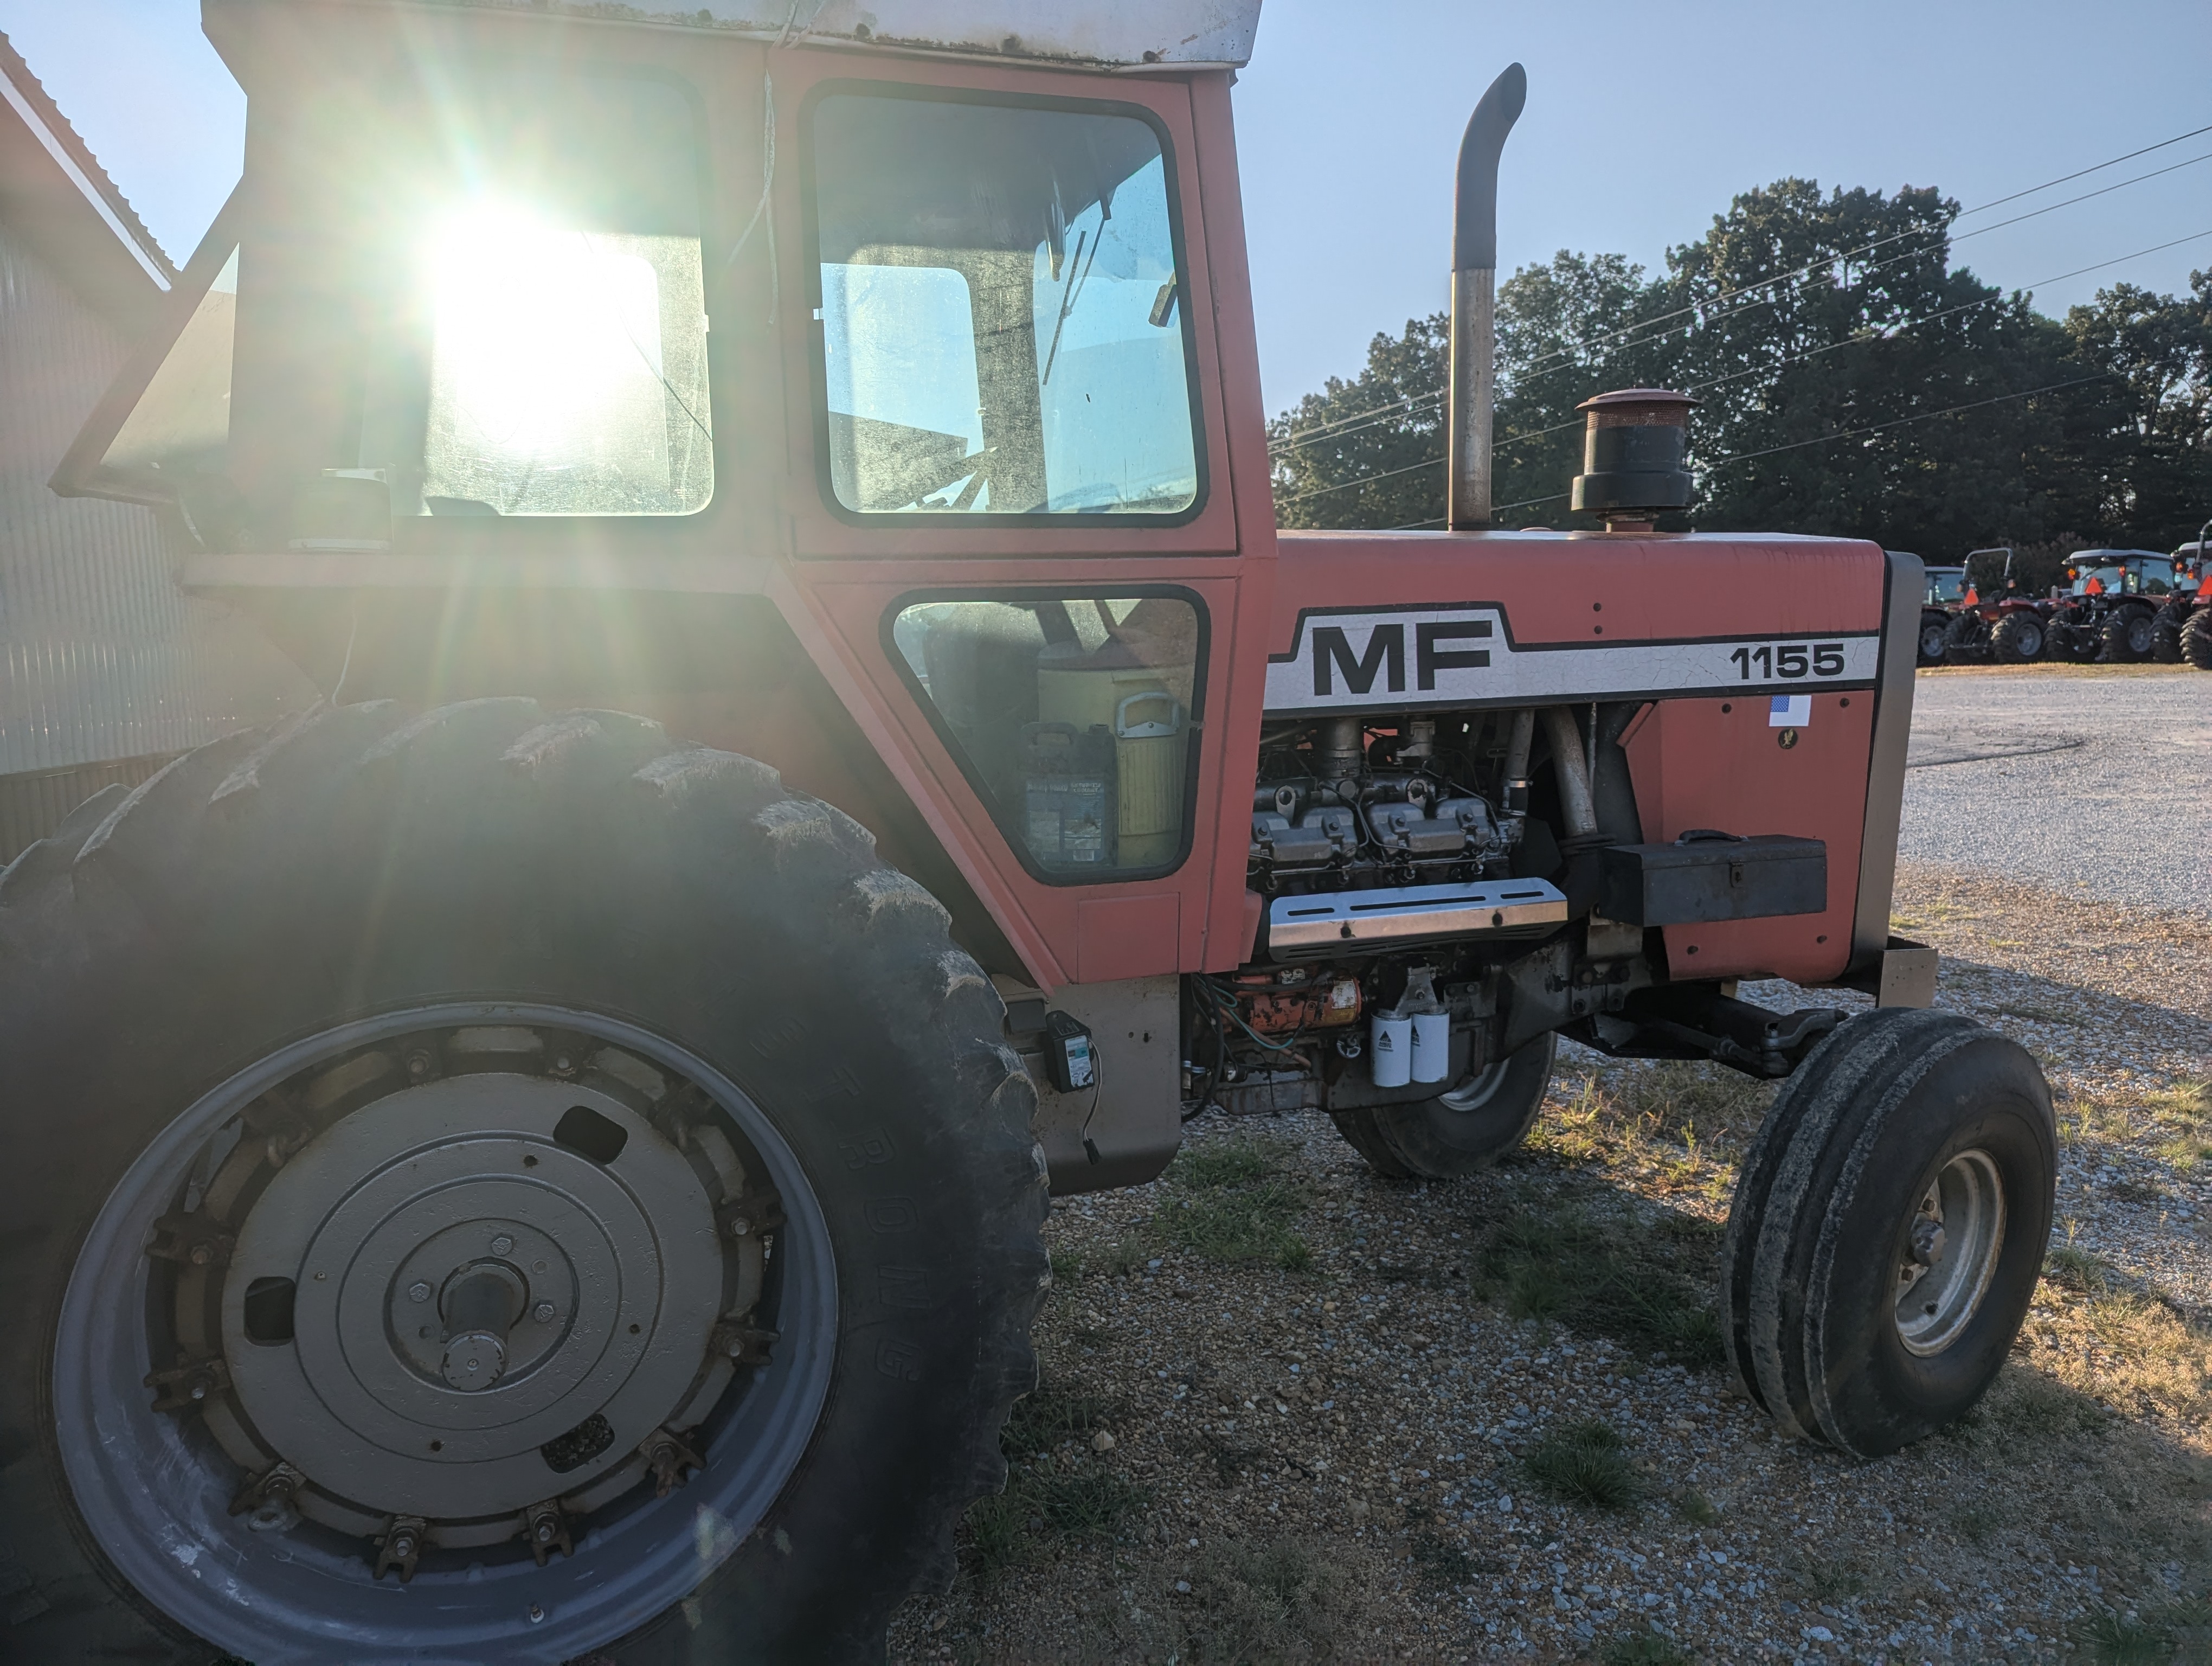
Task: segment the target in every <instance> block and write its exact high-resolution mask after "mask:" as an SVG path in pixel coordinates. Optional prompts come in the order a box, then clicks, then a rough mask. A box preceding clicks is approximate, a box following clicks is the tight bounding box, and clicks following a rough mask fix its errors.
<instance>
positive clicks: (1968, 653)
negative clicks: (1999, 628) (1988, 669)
mask: <svg viewBox="0 0 2212 1666" xmlns="http://www.w3.org/2000/svg"><path fill="white" fill-rule="evenodd" d="M1989 657H1990V622H1989V621H1988V620H1987V619H1984V617H1982V616H1981V615H1980V614H1978V613H1960V614H1958V615H1956V616H1955V617H1953V619H1952V621H1951V623H1949V624H1948V626H1946V627H1945V628H1944V632H1943V663H1944V664H1945V665H1947V666H1978V665H1980V664H1981V663H1982V662H1983V661H1984V660H1987V659H1988V658H1989Z"/></svg>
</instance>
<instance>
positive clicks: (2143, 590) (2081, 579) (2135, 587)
mask: <svg viewBox="0 0 2212 1666" xmlns="http://www.w3.org/2000/svg"><path fill="white" fill-rule="evenodd" d="M2173 575H2174V562H2173V558H2172V556H2160V555H2154V554H2153V553H2152V552H2150V551H2149V550H2082V551H2081V553H2080V554H2078V555H2076V556H2075V557H2074V558H2073V559H2072V560H2071V561H2070V562H2068V563H2067V567H2066V577H2067V580H2068V583H2069V593H2070V594H2072V595H2075V596H2167V595H2171V594H2172V593H2173V582H2174V580H2173Z"/></svg>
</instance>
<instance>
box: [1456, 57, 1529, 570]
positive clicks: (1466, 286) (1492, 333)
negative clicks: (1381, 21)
mask: <svg viewBox="0 0 2212 1666" xmlns="http://www.w3.org/2000/svg"><path fill="white" fill-rule="evenodd" d="M1527 102H1528V71H1527V70H1523V69H1522V67H1521V66H1520V65H1519V64H1507V65H1506V66H1505V71H1504V74H1502V75H1500V76H1498V79H1497V80H1495V81H1493V82H1491V83H1490V90H1489V91H1488V92H1486V93H1485V94H1483V95H1482V101H1481V102H1480V104H1478V105H1476V106H1474V115H1472V116H1470V117H1469V118H1468V124H1467V135H1466V137H1464V138H1462V139H1461V141H1460V143H1459V185H1458V188H1457V191H1456V193H1455V200H1454V204H1453V216H1452V298H1451V394H1450V406H1451V415H1450V420H1451V478H1450V481H1449V485H1448V487H1447V493H1448V496H1447V499H1446V502H1447V509H1446V514H1445V524H1446V525H1447V526H1449V527H1450V528H1451V529H1452V531H1454V532H1480V531H1481V530H1483V529H1484V528H1486V527H1487V526H1489V525H1490V413H1491V407H1492V403H1493V400H1494V398H1495V397H1496V388H1495V382H1496V380H1497V364H1498V325H1497V316H1496V314H1497V307H1498V155H1499V153H1500V152H1502V151H1503V150H1504V149H1505V136H1506V135H1507V134H1508V133H1510V132H1511V131H1513V124H1514V123H1515V122H1516V121H1517V120H1519V119H1520V117H1521V106H1522V105H1524V104H1526V103H1527Z"/></svg>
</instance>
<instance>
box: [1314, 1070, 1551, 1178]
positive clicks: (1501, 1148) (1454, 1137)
mask: <svg viewBox="0 0 2212 1666" xmlns="http://www.w3.org/2000/svg"><path fill="white" fill-rule="evenodd" d="M1558 1054H1559V1037H1557V1036H1553V1035H1550V1034H1546V1035H1542V1036H1539V1037H1537V1038H1536V1039H1535V1040H1534V1041H1532V1042H1529V1043H1527V1044H1526V1045H1524V1046H1523V1047H1522V1048H1521V1049H1520V1050H1519V1051H1517V1052H1515V1053H1510V1054H1508V1055H1506V1056H1505V1057H1504V1058H1503V1059H1500V1060H1498V1062H1497V1063H1495V1064H1492V1065H1490V1066H1488V1067H1486V1068H1484V1069H1481V1070H1478V1071H1476V1072H1474V1073H1473V1074H1471V1075H1470V1076H1468V1078H1467V1079H1466V1080H1464V1081H1462V1082H1461V1083H1460V1084H1459V1085H1457V1086H1456V1087H1454V1088H1452V1089H1450V1090H1449V1091H1446V1092H1443V1093H1439V1094H1438V1095H1437V1097H1435V1098H1433V1099H1416V1100H1413V1101H1412V1102H1410V1103H1408V1104H1397V1105H1372V1106H1368V1107H1365V1108H1363V1109H1360V1110H1340V1111H1336V1112H1334V1113H1332V1114H1333V1115H1334V1117H1335V1120H1336V1127H1337V1131H1338V1132H1339V1133H1340V1134H1343V1136H1344V1138H1345V1140H1346V1142H1347V1143H1348V1144H1349V1145H1350V1146H1352V1149H1353V1150H1354V1151H1357V1152H1358V1153H1359V1154H1360V1155H1361V1156H1362V1157H1364V1158H1366V1159H1367V1165H1368V1166H1369V1167H1370V1168H1371V1169H1373V1170H1375V1172H1376V1173H1377V1174H1381V1175H1388V1176H1389V1177H1390V1178H1392V1179H1393V1180H1457V1179H1459V1178H1460V1177H1462V1176H1463V1175H1470V1174H1474V1173H1475V1172H1477V1171H1478V1170H1482V1169H1486V1168H1488V1167H1489V1166H1490V1165H1491V1164H1493V1163H1495V1162H1497V1161H1498V1158H1501V1157H1503V1156H1504V1155H1505V1153H1506V1152H1510V1151H1511V1150H1512V1149H1513V1148H1514V1147H1515V1146H1517V1145H1519V1144H1520V1143H1521V1141H1522V1140H1524V1139H1525V1138H1527V1137H1528V1130H1529V1128H1531V1127H1532V1126H1534V1122H1535V1121H1536V1113H1537V1112H1538V1111H1539V1110H1541V1109H1542V1108H1543V1104H1544V1091H1545V1090H1546V1089H1547V1088H1548V1087H1549V1086H1550V1085H1552V1066H1553V1061H1554V1060H1555V1059H1556V1058H1557V1056H1558Z"/></svg>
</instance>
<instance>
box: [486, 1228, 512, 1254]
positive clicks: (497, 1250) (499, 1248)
mask: <svg viewBox="0 0 2212 1666" xmlns="http://www.w3.org/2000/svg"><path fill="white" fill-rule="evenodd" d="M491 1252H492V1254H494V1255H495V1256H507V1255H512V1254H513V1253H514V1240H513V1238H511V1237H507V1234H506V1233H504V1232H501V1234H500V1235H499V1236H498V1237H495V1238H494V1239H493V1240H492V1241H491Z"/></svg>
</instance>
